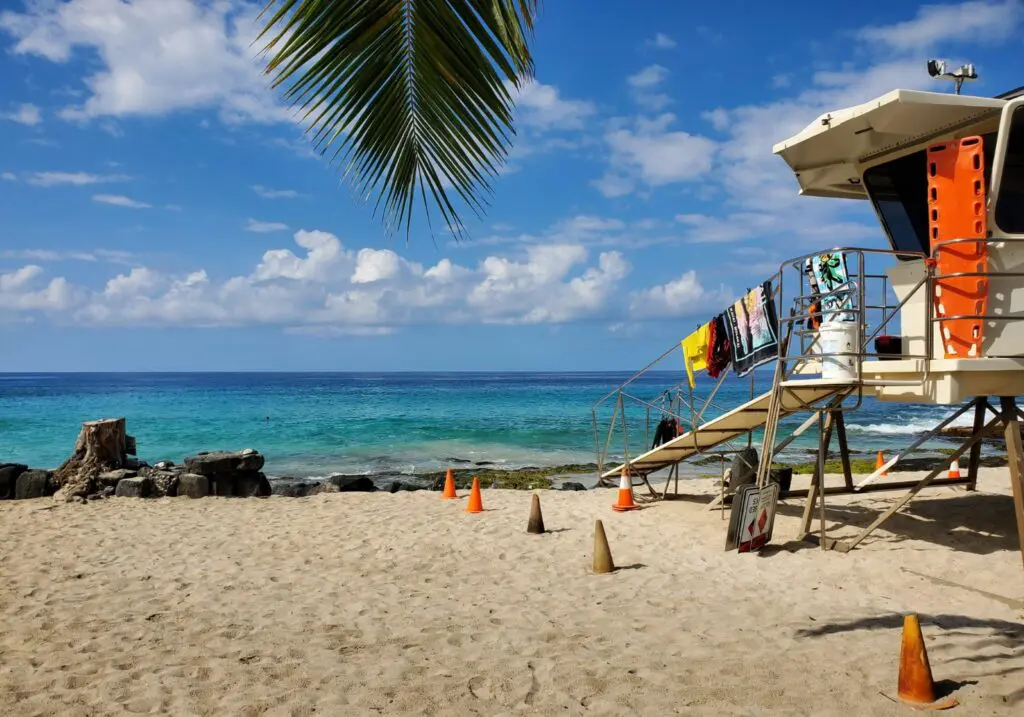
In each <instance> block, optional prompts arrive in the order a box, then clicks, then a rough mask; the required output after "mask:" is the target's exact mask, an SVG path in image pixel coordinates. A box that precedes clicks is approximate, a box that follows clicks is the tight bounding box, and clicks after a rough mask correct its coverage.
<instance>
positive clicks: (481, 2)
mask: <svg viewBox="0 0 1024 717" xmlns="http://www.w3.org/2000/svg"><path fill="white" fill-rule="evenodd" d="M538 3H539V0H270V2H269V4H268V5H267V6H266V8H265V9H264V11H263V13H264V14H265V15H267V17H268V19H267V21H266V26H265V27H264V29H263V31H262V32H261V33H260V38H263V37H265V36H266V37H268V38H269V40H268V42H267V45H266V48H265V51H266V52H268V53H270V59H269V62H268V64H267V70H266V71H267V73H269V74H273V75H274V76H275V77H274V82H273V85H274V87H275V88H278V87H282V86H283V87H284V88H285V89H284V97H285V99H286V100H288V101H289V102H291V103H292V105H293V106H296V107H299V108H300V109H301V110H302V111H303V113H304V118H305V121H306V122H307V123H308V129H307V133H310V134H311V135H312V138H313V142H314V144H315V146H316V148H317V150H318V151H319V152H320V153H321V155H325V154H326V153H327V151H328V150H329V149H333V150H334V151H333V154H332V155H331V161H335V162H340V163H341V164H342V166H343V171H344V173H345V175H346V176H347V177H348V178H349V179H350V180H352V181H353V182H354V183H355V185H356V186H357V187H358V189H359V193H360V194H361V195H362V196H364V197H369V196H371V195H373V194H377V195H378V198H377V202H376V204H375V207H374V213H376V211H377V210H378V209H380V208H381V205H382V203H383V215H384V224H385V226H386V227H387V228H388V229H394V228H397V227H401V226H404V227H405V230H406V236H407V237H408V232H409V230H410V228H411V224H412V212H413V205H414V203H415V201H416V197H417V195H419V197H420V198H421V199H422V201H423V207H424V210H425V211H426V214H427V220H428V222H429V221H430V209H431V203H432V204H433V206H434V207H435V208H436V209H437V210H439V211H440V213H441V216H442V218H443V219H444V221H445V222H446V223H447V225H448V228H449V229H450V230H451V231H452V232H453V233H454V234H455V235H456V236H457V237H462V236H463V235H464V230H463V225H462V222H461V220H460V215H459V211H458V209H457V208H456V204H457V203H461V204H465V205H467V206H468V207H469V208H470V209H472V210H473V211H474V212H475V213H476V214H477V216H481V215H482V213H483V211H484V209H485V206H486V197H487V196H489V195H490V194H491V193H492V189H491V184H490V181H491V179H493V178H494V177H495V176H497V173H498V171H499V170H500V167H501V165H502V164H503V163H504V162H505V159H506V157H507V154H508V149H509V146H510V136H511V135H514V134H515V129H514V127H513V123H512V110H513V101H512V97H511V95H510V93H509V90H508V87H509V85H510V84H511V85H512V86H519V85H520V84H521V83H522V82H523V81H524V80H526V79H528V78H530V77H532V74H533V59H532V57H531V54H530V49H529V46H528V40H529V39H530V36H532V32H533V20H534V17H535V15H536V12H537V7H538ZM428 196H429V198H430V201H428Z"/></svg>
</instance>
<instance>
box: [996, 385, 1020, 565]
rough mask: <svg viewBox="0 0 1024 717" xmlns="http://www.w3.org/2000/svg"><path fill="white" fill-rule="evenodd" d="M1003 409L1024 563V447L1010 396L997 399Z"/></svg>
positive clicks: (1014, 402)
mask: <svg viewBox="0 0 1024 717" xmlns="http://www.w3.org/2000/svg"><path fill="white" fill-rule="evenodd" d="M999 403H1000V407H1001V408H1002V409H1003V425H1004V431H1003V435H1004V437H1005V438H1006V460H1007V461H1008V462H1009V464H1010V483H1011V484H1012V486H1013V512H1014V514H1015V515H1016V516H1017V540H1018V544H1019V545H1020V555H1021V561H1022V563H1024V445H1022V444H1021V440H1020V424H1019V423H1018V421H1017V402H1016V400H1015V399H1014V398H1013V397H1012V396H1002V397H1000V399H999Z"/></svg>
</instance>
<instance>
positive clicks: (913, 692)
mask: <svg viewBox="0 0 1024 717" xmlns="http://www.w3.org/2000/svg"><path fill="white" fill-rule="evenodd" d="M896 695H897V697H899V698H900V700H902V701H903V702H905V703H907V704H909V705H913V706H915V707H918V708H923V709H929V710H944V709H949V708H950V707H956V706H957V705H958V704H960V702H959V701H958V700H957V699H956V697H954V696H952V695H950V696H948V697H945V698H943V699H941V700H938V701H936V699H935V682H934V680H932V668H931V664H929V662H928V651H927V650H926V649H925V645H924V635H922V634H921V621H920V620H919V619H918V617H917V615H914V614H911V615H905V616H904V617H903V636H902V637H901V639H900V671H899V676H898V680H897V692H896Z"/></svg>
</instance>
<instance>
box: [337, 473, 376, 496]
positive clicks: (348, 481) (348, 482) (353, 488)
mask: <svg viewBox="0 0 1024 717" xmlns="http://www.w3.org/2000/svg"><path fill="white" fill-rule="evenodd" d="M327 481H328V482H329V483H331V484H332V485H335V486H337V487H338V490H339V491H340V492H342V493H372V492H373V491H375V490H377V486H375V485H374V484H373V481H372V480H370V479H369V478H367V477H366V476H346V475H333V476H331V477H330V478H328V479H327Z"/></svg>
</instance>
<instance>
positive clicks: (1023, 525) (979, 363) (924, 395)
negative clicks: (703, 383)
mask: <svg viewBox="0 0 1024 717" xmlns="http://www.w3.org/2000/svg"><path fill="white" fill-rule="evenodd" d="M972 69H973V68H972ZM957 89H958V90H959V83H958V85H957ZM773 149H774V152H775V154H777V155H779V156H780V157H781V158H782V159H783V160H784V161H785V162H786V163H787V165H789V167H790V168H791V169H792V171H793V173H794V174H795V176H796V179H797V182H798V184H799V187H800V193H801V194H802V195H807V196H811V197H831V198H840V199H859V200H866V201H868V202H870V203H871V205H872V207H873V208H874V210H875V212H876V214H877V216H878V220H879V222H880V223H881V226H882V229H883V230H884V233H885V236H886V238H887V240H888V244H889V247H890V248H889V249H888V250H885V249H866V248H853V247H834V248H827V244H826V246H823V247H822V249H821V250H820V251H818V252H816V253H815V254H810V255H806V256H801V257H796V258H794V259H791V260H788V261H786V262H784V263H783V265H782V266H781V267H780V270H779V272H778V273H777V274H776V275H775V276H774V277H772V279H771V282H772V284H771V286H772V294H773V297H774V300H775V306H776V307H777V311H778V320H779V327H780V330H779V334H780V338H779V342H778V343H779V351H778V360H777V364H776V370H775V374H774V380H773V383H772V386H771V389H770V390H769V391H767V392H765V393H762V394H761V395H759V396H758V395H754V391H753V378H752V380H751V387H752V390H751V400H750V401H748V402H747V403H745V404H743V405H741V406H738V407H736V408H734V409H732V410H727V411H725V412H724V413H721V414H720V415H718V416H717V417H714V418H706V417H705V416H706V414H708V413H711V412H712V409H715V408H718V409H720V408H721V407H719V406H717V404H716V403H715V401H714V398H715V395H716V394H717V392H718V388H719V387H720V386H721V380H720V381H719V383H718V384H716V385H715V387H714V390H712V391H711V395H710V396H708V397H707V398H706V399H701V398H698V397H696V396H695V395H694V393H693V391H692V389H689V385H688V384H686V383H684V382H681V383H680V384H679V385H678V386H676V387H674V388H673V389H670V390H668V391H665V392H664V393H663V394H662V396H661V399H660V401H659V400H655V401H646V400H641V399H639V398H637V397H636V396H634V395H632V394H631V393H630V390H631V389H630V386H631V385H634V384H635V383H636V382H637V381H638V380H639V379H640V377H641V376H642V375H643V374H644V373H645V372H647V371H649V370H650V369H651V368H652V367H653V366H655V365H656V364H657V363H658V362H660V361H662V360H664V359H665V358H667V357H668V356H670V355H672V354H673V353H674V352H675V351H678V350H679V345H678V344H677V345H676V346H675V347H674V348H673V349H672V350H670V351H668V352H666V353H665V354H663V355H662V357H660V358H659V359H658V360H656V361H655V362H654V363H653V364H651V365H649V366H648V367H647V368H646V369H644V371H642V372H641V373H640V374H637V375H636V376H634V377H632V378H631V379H630V380H629V381H627V382H626V383H625V384H623V385H622V386H620V387H619V388H618V389H616V390H615V391H613V392H612V393H610V394H608V396H606V397H605V398H604V399H602V401H601V402H599V405H600V404H603V403H606V402H607V401H609V400H610V399H611V398H613V397H614V398H615V407H614V411H613V413H612V425H611V426H610V427H609V429H608V431H607V440H606V441H605V443H604V447H603V449H602V443H601V439H602V436H603V435H604V432H601V433H599V432H598V418H597V417H598V410H597V409H598V407H597V406H595V411H594V416H595V444H596V447H597V452H598V462H599V465H600V466H601V471H600V474H601V479H602V481H604V480H609V479H614V478H617V477H618V476H619V474H620V472H621V471H622V470H623V469H626V471H627V472H628V474H629V475H630V476H637V477H639V478H641V480H642V482H643V484H646V485H647V486H648V488H649V490H650V493H651V496H653V497H656V496H657V493H656V492H655V491H654V489H653V488H651V486H650V483H649V482H648V476H650V475H651V474H652V473H655V472H658V471H662V470H664V469H669V471H670V473H669V477H670V478H671V477H672V476H673V475H674V476H675V479H676V490H677V491H678V464H679V463H680V462H681V461H683V460H686V459H687V458H691V457H694V456H696V455H698V454H707V453H712V452H714V453H716V454H721V455H724V453H727V452H735V451H721V450H716V449H718V448H719V447H720V446H722V445H728V444H729V442H730V441H732V440H734V439H737V438H740V437H743V436H746V437H747V445H748V447H749V446H750V444H751V437H752V432H753V431H754V430H755V429H759V428H761V427H762V426H763V427H764V437H763V442H762V448H761V454H760V458H759V465H758V469H757V482H758V484H759V485H765V483H766V482H767V481H768V480H769V472H770V469H771V465H772V458H773V456H775V455H776V454H777V453H778V452H779V451H781V450H782V449H783V448H784V447H785V446H786V445H788V444H789V443H790V442H791V441H792V440H793V439H794V438H795V437H796V436H797V435H799V434H800V433H802V432H804V431H805V430H806V429H807V428H809V427H810V426H811V425H813V424H814V423H815V422H817V423H818V430H819V451H818V470H817V471H816V472H815V474H814V476H813V477H812V481H811V486H810V489H809V490H808V491H806V493H807V495H808V500H807V503H806V508H805V512H804V521H803V528H802V535H801V537H803V538H808V539H815V540H816V541H818V542H820V544H821V546H822V548H834V549H838V550H841V551H843V552H845V551H848V550H850V549H851V548H853V547H854V546H856V545H857V544H858V543H860V542H861V541H862V540H863V539H864V538H865V537H866V536H867V535H868V534H870V533H871V532H872V531H874V530H875V529H876V528H877V527H878V526H879V525H880V524H881V523H882V522H883V521H885V520H886V519H887V518H889V517H890V516H891V515H893V514H894V513H895V512H897V511H898V510H899V509H900V508H902V507H903V506H904V505H906V503H907V502H909V501H910V500H911V499H912V498H913V497H914V496H915V495H916V494H918V493H919V492H920V491H921V490H924V489H925V488H927V487H928V486H929V485H930V484H931V483H932V481H933V480H934V479H935V478H936V477H937V476H938V475H939V474H940V473H941V472H943V471H944V470H945V468H944V467H940V468H937V469H936V470H935V471H933V472H932V473H931V474H930V475H928V476H927V477H926V478H924V479H923V480H920V481H913V482H904V483H892V482H886V483H882V482H879V480H878V479H879V477H880V476H882V475H884V474H885V472H886V471H887V470H888V469H889V468H891V467H892V466H893V465H894V464H896V463H898V462H899V461H900V460H901V459H903V458H905V457H906V456H907V454H909V453H910V452H912V451H914V450H916V449H918V448H919V447H920V446H921V445H922V444H923V443H925V441H927V440H928V439H929V438H931V437H933V436H934V435H935V434H937V433H938V432H939V431H940V430H942V429H943V428H945V427H946V426H948V425H949V424H950V423H952V422H953V421H954V420H956V419H957V418H958V417H960V416H962V415H964V414H965V413H967V412H968V411H971V410H972V409H973V417H974V424H973V430H972V432H971V435H970V436H969V438H968V439H967V440H965V441H963V443H962V444H961V445H960V446H959V448H958V449H957V450H956V452H955V453H954V454H953V456H952V458H954V459H959V457H960V456H961V455H963V454H965V453H968V452H969V456H970V457H969V460H968V467H967V468H968V470H967V476H966V477H965V478H963V479H961V480H958V481H957V480H945V479H944V480H943V481H942V485H944V486H949V485H963V486H965V488H966V489H967V490H973V489H974V485H975V482H976V480H977V469H978V465H979V461H980V455H981V443H980V441H981V439H982V437H983V436H984V435H985V433H986V432H987V431H990V430H991V429H993V428H995V427H997V426H1000V425H1001V426H1002V427H1003V429H1004V433H1005V437H1006V444H1007V457H1008V459H1009V466H1010V474H1011V478H1012V483H1013V497H1014V503H1015V512H1016V518H1017V528H1018V533H1019V537H1020V541H1021V550H1022V557H1024V449H1022V446H1021V438H1020V424H1019V422H1018V421H1019V418H1021V417H1022V416H1024V413H1021V411H1020V409H1018V407H1017V403H1016V398H1015V397H1017V396H1020V395H1024V88H1022V89H1021V90H1017V91H1014V92H1011V93H1007V94H1004V95H1001V96H998V97H991V98H990V97H976V96H967V95H960V94H947V93H939V92H920V91H912V90H893V91H892V92H889V93H887V94H885V95H883V96H881V97H878V98H876V99H874V100H871V101H869V102H865V103H864V104H861V105H857V106H855V107H849V108H846V109H839V110H835V111H832V112H827V113H825V114H823V115H821V116H820V117H818V118H817V119H815V120H814V121H813V122H812V123H811V124H809V125H808V126H807V127H806V128H805V129H804V130H803V131H801V132H799V133H798V134H796V135H794V136H793V137H790V138H789V139H787V140H785V141H783V142H780V143H778V144H777V145H775V147H774V148H773ZM822 239H823V242H827V241H828V239H827V237H823V238H822ZM822 256H831V257H839V259H841V260H842V262H844V272H845V274H844V283H843V284H842V285H841V286H839V287H838V288H833V290H832V291H822V290H821V287H820V286H814V285H810V284H809V278H808V271H807V267H808V266H809V262H812V261H815V260H816V257H822ZM837 261H838V259H837ZM837 302H838V303H837ZM823 306H824V307H825V310H824V311H823V309H822V307H823ZM837 307H838V311H839V312H840V313H842V314H843V319H844V321H843V322H841V323H839V322H835V321H832V320H831V319H830V318H829V317H830V316H831V317H833V318H834V317H835V316H836V315H837V313H836V311H837ZM823 320H824V322H823ZM723 378H724V376H723ZM865 395H867V396H870V397H873V398H875V399H877V400H880V401H890V402H898V403H918V404H932V405H946V406H959V409H958V410H956V411H955V413H953V415H952V416H950V417H949V418H948V419H946V420H945V421H943V422H942V423H940V424H939V425H938V426H936V427H935V429H933V430H932V431H931V432H929V433H927V434H926V435H924V436H921V437H920V438H919V439H917V440H915V441H914V442H913V443H912V444H911V445H910V446H908V447H907V449H905V450H904V451H901V452H900V453H899V454H897V455H896V456H893V457H892V458H891V459H890V460H889V461H888V462H886V463H885V465H884V466H882V467H881V468H879V469H878V470H876V471H875V473H873V474H872V475H870V476H868V477H867V478H866V479H864V480H861V481H860V482H859V483H858V484H856V485H854V484H853V480H852V476H851V475H850V470H849V458H848V454H847V450H846V445H845V443H846V441H845V429H844V425H843V413H844V412H845V411H850V410H856V408H858V407H859V406H860V404H861V400H862V397H863V396H865ZM630 405H639V406H640V407H641V408H643V409H644V410H645V411H646V414H647V420H648V424H649V422H650V415H651V411H652V410H654V411H655V413H657V412H659V411H660V412H661V413H662V415H670V416H672V417H673V418H674V419H675V420H677V421H678V422H679V424H680V425H681V426H683V427H684V430H681V431H680V433H681V434H680V435H678V436H677V437H674V438H671V439H670V440H667V441H664V442H663V443H661V444H660V445H655V446H653V447H651V448H650V449H649V450H644V451H642V452H640V453H639V455H636V456H635V457H630V455H629V430H630V428H631V427H630V425H629V420H627V408H628V406H630ZM799 411H810V412H811V413H812V415H811V417H810V419H808V420H807V421H806V422H805V423H804V424H803V425H801V426H800V427H799V428H798V429H796V431H794V433H793V434H792V435H790V436H789V437H787V438H785V439H784V440H782V441H781V442H778V443H777V442H776V438H777V431H778V424H779V421H780V419H781V418H782V417H784V416H786V415H789V414H792V413H796V412H799ZM617 420H618V421H620V422H621V432H622V434H623V435H624V436H625V451H624V454H623V456H624V461H622V462H621V463H619V464H617V465H614V467H612V466H607V465H606V464H605V459H606V458H607V457H608V449H609V447H610V442H611V438H612V435H613V432H614V429H615V424H616V421H617ZM635 425H636V424H635V423H634V426H635ZM633 431H634V433H636V432H637V431H636V428H635V427H634V428H633ZM833 432H835V433H836V434H837V437H838V440H839V444H840V445H839V449H840V454H841V457H842V458H843V462H844V473H845V474H846V476H845V478H846V480H845V485H844V486H843V487H842V488H838V487H836V488H833V487H830V488H829V489H828V490H827V491H826V490H824V487H823V481H822V476H823V474H824V464H825V459H826V455H827V451H828V445H829V442H830V439H831V435H832V433H833ZM645 433H647V432H645ZM648 440H649V435H648ZM656 441H657V439H656ZM646 445H649V444H645V447H646ZM907 488H909V490H908V491H907V493H906V494H905V495H904V496H902V497H901V498H900V499H899V500H898V501H897V502H896V503H895V504H894V505H893V506H892V507H891V508H890V509H889V510H888V511H886V512H884V513H882V514H881V515H880V516H879V517H878V518H877V520H875V521H874V522H873V523H872V524H871V525H870V526H868V527H867V528H865V529H864V530H863V531H862V532H861V533H860V534H859V535H857V536H856V537H855V538H853V539H852V540H848V541H838V540H834V539H831V538H829V537H828V536H827V535H826V531H825V518H824V509H825V508H824V495H823V494H824V493H826V492H827V493H832V492H854V491H861V490H891V489H907ZM668 490H669V481H666V483H665V488H664V492H663V493H662V497H665V496H667V494H668ZM795 494H796V492H795V491H794V492H791V493H790V495H795ZM723 498H724V496H723ZM819 500H820V505H821V516H822V520H821V532H820V534H819V535H816V536H815V535H812V534H811V523H812V518H813V515H814V508H815V506H816V505H817V504H818V502H819Z"/></svg>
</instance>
